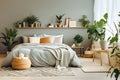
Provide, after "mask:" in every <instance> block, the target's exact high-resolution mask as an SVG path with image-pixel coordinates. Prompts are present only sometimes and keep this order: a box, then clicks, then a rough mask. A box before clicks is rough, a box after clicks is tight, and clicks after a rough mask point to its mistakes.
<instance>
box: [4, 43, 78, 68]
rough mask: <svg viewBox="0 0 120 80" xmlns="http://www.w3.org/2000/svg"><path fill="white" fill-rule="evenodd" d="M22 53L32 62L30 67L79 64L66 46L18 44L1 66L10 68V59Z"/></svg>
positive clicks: (73, 53) (72, 52)
mask: <svg viewBox="0 0 120 80" xmlns="http://www.w3.org/2000/svg"><path fill="white" fill-rule="evenodd" d="M20 53H23V54H24V55H25V56H26V57H29V59H30V60H31V62H32V66H57V65H60V66H64V67H68V66H77V67H80V62H79V59H78V57H77V56H76V53H75V51H73V50H72V49H71V48H70V47H69V46H67V45H66V44H33V43H32V44H31V43H23V44H19V45H17V46H16V47H14V48H13V49H12V51H11V52H10V53H9V54H8V55H7V57H6V58H5V59H4V60H3V63H2V66H10V65H11V63H12V59H13V58H15V57H17V56H18V55H19V54H20Z"/></svg>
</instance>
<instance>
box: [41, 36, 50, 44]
mask: <svg viewBox="0 0 120 80" xmlns="http://www.w3.org/2000/svg"><path fill="white" fill-rule="evenodd" d="M40 43H52V40H51V39H50V37H43V38H40Z"/></svg>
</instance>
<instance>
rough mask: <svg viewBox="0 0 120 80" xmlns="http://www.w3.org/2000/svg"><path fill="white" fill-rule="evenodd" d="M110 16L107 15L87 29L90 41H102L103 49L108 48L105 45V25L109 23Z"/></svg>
mask: <svg viewBox="0 0 120 80" xmlns="http://www.w3.org/2000/svg"><path fill="white" fill-rule="evenodd" d="M107 19H108V14H107V13H105V14H104V16H103V18H101V19H100V20H99V21H94V23H93V24H92V25H88V27H87V33H88V39H92V40H93V41H98V40H100V43H101V48H102V49H104V48H106V47H105V46H106V45H105V44H107V43H105V42H106V41H105V40H104V39H105V31H106V28H105V25H106V23H107Z"/></svg>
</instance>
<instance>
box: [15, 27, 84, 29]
mask: <svg viewBox="0 0 120 80" xmlns="http://www.w3.org/2000/svg"><path fill="white" fill-rule="evenodd" d="M17 29H86V28H83V27H39V28H30V27H25V28H23V27H22V28H17Z"/></svg>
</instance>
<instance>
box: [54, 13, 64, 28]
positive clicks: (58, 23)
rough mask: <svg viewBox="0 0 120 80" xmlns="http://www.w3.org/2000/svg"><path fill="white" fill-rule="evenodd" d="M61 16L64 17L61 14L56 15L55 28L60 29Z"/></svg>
mask: <svg viewBox="0 0 120 80" xmlns="http://www.w3.org/2000/svg"><path fill="white" fill-rule="evenodd" d="M63 16H64V14H62V15H56V22H57V26H58V27H61V23H62V18H63Z"/></svg>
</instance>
